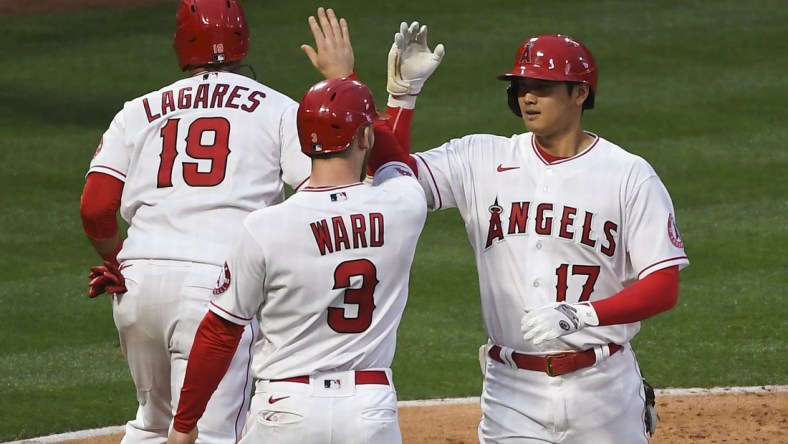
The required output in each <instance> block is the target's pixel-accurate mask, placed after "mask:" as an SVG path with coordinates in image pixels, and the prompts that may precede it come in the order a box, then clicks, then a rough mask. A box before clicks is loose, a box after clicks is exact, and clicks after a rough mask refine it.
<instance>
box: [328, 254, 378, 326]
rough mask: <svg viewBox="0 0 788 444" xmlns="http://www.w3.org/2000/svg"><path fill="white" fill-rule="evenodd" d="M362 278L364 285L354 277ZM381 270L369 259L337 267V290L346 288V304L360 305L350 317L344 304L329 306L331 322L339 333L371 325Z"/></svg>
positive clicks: (329, 322) (335, 278) (329, 323)
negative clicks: (356, 284) (358, 282)
mask: <svg viewBox="0 0 788 444" xmlns="http://www.w3.org/2000/svg"><path fill="white" fill-rule="evenodd" d="M354 276H355V277H358V278H360V279H361V286H359V287H358V288H351V286H354V285H353V283H352V282H351V278H352V277H354ZM378 282H379V281H378V271H377V268H375V264H373V263H372V262H370V261H368V260H367V259H357V260H354V261H346V262H342V263H341V264H339V266H337V268H336V269H335V270H334V290H339V289H343V288H344V289H345V299H344V302H345V304H355V305H357V306H358V313H357V314H356V316H355V317H347V316H346V314H347V313H346V310H347V309H345V308H339V307H329V308H328V326H329V327H331V329H332V330H334V331H335V332H337V333H361V332H363V331H365V330H366V329H368V328H369V326H370V325H372V312H373V311H375V299H374V297H373V296H374V294H375V287H377V286H378Z"/></svg>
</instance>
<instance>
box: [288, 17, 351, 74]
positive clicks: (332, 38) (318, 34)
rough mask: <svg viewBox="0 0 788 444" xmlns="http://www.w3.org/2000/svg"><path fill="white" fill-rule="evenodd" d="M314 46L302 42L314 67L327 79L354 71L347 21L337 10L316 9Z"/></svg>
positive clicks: (310, 22) (312, 21)
mask: <svg viewBox="0 0 788 444" xmlns="http://www.w3.org/2000/svg"><path fill="white" fill-rule="evenodd" d="M309 28H310V29H312V35H313V36H314V37H315V47H316V48H317V49H315V48H313V47H311V46H309V45H306V44H304V45H301V50H302V51H304V52H305V53H306V56H307V57H309V60H310V61H311V62H312V66H314V67H315V69H317V70H318V72H320V74H322V75H323V77H324V78H326V79H343V78H345V77H348V76H349V75H350V74H352V73H353V65H354V63H355V58H354V55H353V47H352V46H351V45H350V33H349V32H348V26H347V21H346V20H345V19H344V18H341V19H337V16H336V14H335V13H334V10H333V9H331V8H329V9H324V8H322V7H320V8H317V18H315V17H314V16H309Z"/></svg>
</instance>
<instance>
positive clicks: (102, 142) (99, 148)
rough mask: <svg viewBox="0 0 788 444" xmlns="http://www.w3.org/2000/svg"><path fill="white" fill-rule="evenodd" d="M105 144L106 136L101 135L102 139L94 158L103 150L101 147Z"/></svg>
mask: <svg viewBox="0 0 788 444" xmlns="http://www.w3.org/2000/svg"><path fill="white" fill-rule="evenodd" d="M103 146H104V137H103V136H102V137H101V140H99V143H98V146H97V147H96V152H95V153H93V157H94V158H95V157H96V156H98V154H99V153H100V152H101V148H102V147H103Z"/></svg>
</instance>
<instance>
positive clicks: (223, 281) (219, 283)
mask: <svg viewBox="0 0 788 444" xmlns="http://www.w3.org/2000/svg"><path fill="white" fill-rule="evenodd" d="M228 288H230V267H228V266H227V262H225V263H224V267H223V268H222V272H221V273H220V274H219V279H217V280H216V287H215V288H214V289H213V294H215V295H217V294H222V293H224V292H225V291H227V289H228Z"/></svg>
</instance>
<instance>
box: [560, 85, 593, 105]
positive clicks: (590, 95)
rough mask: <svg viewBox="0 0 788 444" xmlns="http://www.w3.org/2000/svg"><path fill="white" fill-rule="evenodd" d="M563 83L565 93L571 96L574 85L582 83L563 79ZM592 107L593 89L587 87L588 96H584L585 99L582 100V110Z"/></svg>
mask: <svg viewBox="0 0 788 444" xmlns="http://www.w3.org/2000/svg"><path fill="white" fill-rule="evenodd" d="M564 84H565V85H566V92H567V94H569V96H570V97H571V96H572V91H574V90H575V86H577V85H581V84H582V83H581V82H569V81H565V82H564ZM593 107H594V90H592V89H591V88H590V87H589V88H588V97H586V100H585V101H584V102H583V110H584V111H585V110H587V109H592V108H593Z"/></svg>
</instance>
